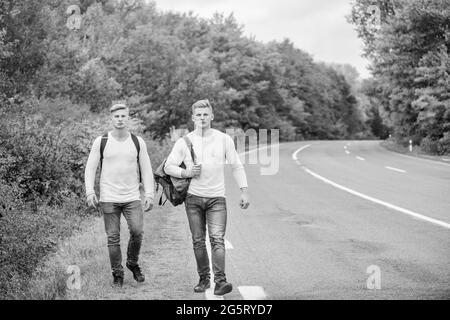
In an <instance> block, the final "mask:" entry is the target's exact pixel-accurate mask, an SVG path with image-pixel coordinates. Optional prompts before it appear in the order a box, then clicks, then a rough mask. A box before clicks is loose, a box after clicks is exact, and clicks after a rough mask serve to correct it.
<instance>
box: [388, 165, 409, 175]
mask: <svg viewBox="0 0 450 320" xmlns="http://www.w3.org/2000/svg"><path fill="white" fill-rule="evenodd" d="M385 168H386V169H389V170H393V171H397V172H402V173H405V172H406V171H405V170H402V169H397V168H393V167H388V166H386V167H385Z"/></svg>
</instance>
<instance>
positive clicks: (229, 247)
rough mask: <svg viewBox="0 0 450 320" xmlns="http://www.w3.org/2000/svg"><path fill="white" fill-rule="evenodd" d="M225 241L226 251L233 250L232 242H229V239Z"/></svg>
mask: <svg viewBox="0 0 450 320" xmlns="http://www.w3.org/2000/svg"><path fill="white" fill-rule="evenodd" d="M224 241H225V249H227V250H228V249H233V245H232V244H231V242H230V241H228V240H227V239H225V240H224Z"/></svg>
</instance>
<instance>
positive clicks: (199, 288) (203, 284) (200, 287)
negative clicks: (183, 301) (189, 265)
mask: <svg viewBox="0 0 450 320" xmlns="http://www.w3.org/2000/svg"><path fill="white" fill-rule="evenodd" d="M209 287H210V282H209V278H203V277H200V281H199V282H198V284H197V285H196V286H195V287H194V292H197V293H198V292H205V290H206V289H208V288H209Z"/></svg>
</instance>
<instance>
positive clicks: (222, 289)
mask: <svg viewBox="0 0 450 320" xmlns="http://www.w3.org/2000/svg"><path fill="white" fill-rule="evenodd" d="M232 290H233V285H232V284H231V283H229V282H226V281H225V280H222V281H220V282H217V283H216V286H215V287H214V294H215V295H216V296H223V295H224V294H227V293H230V292H231V291H232Z"/></svg>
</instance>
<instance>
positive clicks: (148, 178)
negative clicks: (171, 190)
mask: <svg viewBox="0 0 450 320" xmlns="http://www.w3.org/2000/svg"><path fill="white" fill-rule="evenodd" d="M138 140H139V144H140V146H141V151H140V154H139V166H140V169H141V177H142V182H143V184H144V189H145V197H146V198H150V199H151V201H152V202H153V198H154V179H153V169H152V163H151V161H150V157H149V155H148V152H147V145H146V143H145V141H144V139H142V138H141V137H138Z"/></svg>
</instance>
